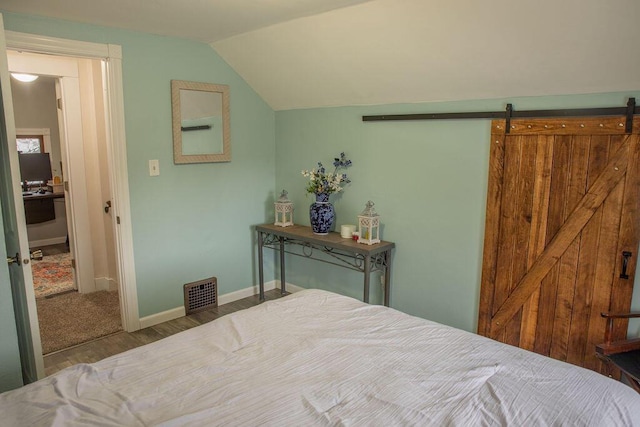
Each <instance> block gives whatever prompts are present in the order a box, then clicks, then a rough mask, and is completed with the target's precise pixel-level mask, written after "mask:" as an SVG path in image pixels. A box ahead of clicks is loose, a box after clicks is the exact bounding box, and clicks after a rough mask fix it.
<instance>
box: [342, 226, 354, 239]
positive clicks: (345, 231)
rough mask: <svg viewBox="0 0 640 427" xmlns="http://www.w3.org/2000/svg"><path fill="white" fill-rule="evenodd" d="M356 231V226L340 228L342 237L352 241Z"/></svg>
mask: <svg viewBox="0 0 640 427" xmlns="http://www.w3.org/2000/svg"><path fill="white" fill-rule="evenodd" d="M354 231H356V226H355V225H351V224H345V225H343V226H341V227H340V236H342V238H344V239H350V238H351V236H352V235H353V232H354Z"/></svg>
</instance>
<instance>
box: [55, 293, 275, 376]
mask: <svg viewBox="0 0 640 427" xmlns="http://www.w3.org/2000/svg"><path fill="white" fill-rule="evenodd" d="M277 298H281V295H280V289H273V290H271V291H267V292H265V299H266V300H271V299H277ZM259 303H260V300H259V299H258V296H257V295H254V296H251V297H247V298H243V299H241V300H238V301H234V302H232V303H229V304H224V305H221V306H219V307H215V308H212V309H209V310H203V311H200V312H198V313H193V314H191V315H189V316H185V317H180V318H178V319H174V320H170V321H168V322H164V323H160V324H158V325H155V326H151V327H149V328H145V329H141V330H139V331H136V332H132V333H129V332H118V333H115V334H113V335H109V336H106V337H103V338H99V339H97V340H94V341H91V342H88V343H86V344H81V345H78V346H75V347H72V348H69V349H66V350H61V351H59V352H56V353H51V354H48V355H46V356H45V357H44V367H45V375H47V376H49V375H51V374H53V373H55V372H58V371H59V370H61V369H64V368H66V367H69V366H72V365H75V364H77V363H93V362H97V361H99V360H102V359H104V358H107V357H109V356H113V355H114V354H118V353H122V352H124V351H127V350H130V349H132V348H135V347H140V346H142V345H145V344H149V343H151V342H154V341H157V340H159V339H162V338H165V337H168V336H170V335H173V334H175V333H178V332H181V331H184V330H187V329H190V328H193V327H194V326H198V325H202V324H204V323H207V322H210V321H212V320H215V319H217V318H219V317H222V316H224V315H225V314H229V313H233V312H234V311H238V310H242V309H245V308H249V307H253V306H254V305H258V304H259Z"/></svg>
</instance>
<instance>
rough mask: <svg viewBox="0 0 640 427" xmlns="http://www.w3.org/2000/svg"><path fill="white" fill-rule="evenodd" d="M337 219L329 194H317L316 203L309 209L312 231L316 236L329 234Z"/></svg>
mask: <svg viewBox="0 0 640 427" xmlns="http://www.w3.org/2000/svg"><path fill="white" fill-rule="evenodd" d="M335 217H336V214H335V211H334V210H333V205H332V204H331V203H329V194H327V193H320V194H316V201H315V202H314V203H312V204H311V206H310V207H309V218H310V220H311V230H312V231H313V232H314V234H322V235H324V234H329V231H330V230H331V226H332V225H333V221H334V219H335Z"/></svg>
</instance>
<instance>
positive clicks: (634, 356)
mask: <svg viewBox="0 0 640 427" xmlns="http://www.w3.org/2000/svg"><path fill="white" fill-rule="evenodd" d="M602 317H604V318H606V319H607V329H606V330H605V332H604V341H605V342H604V343H603V344H598V345H596V354H597V355H598V357H600V358H601V359H602V360H604V361H605V362H606V363H608V364H609V365H613V366H615V367H616V368H618V369H619V370H620V372H622V374H623V375H624V376H625V377H626V378H627V379H628V380H629V383H630V384H631V386H632V387H633V388H634V389H635V390H636V391H637V392H638V393H640V338H633V339H626V340H621V341H613V342H612V341H611V334H612V332H613V322H614V320H616V319H631V318H635V317H640V313H602Z"/></svg>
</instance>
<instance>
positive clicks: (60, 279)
mask: <svg viewBox="0 0 640 427" xmlns="http://www.w3.org/2000/svg"><path fill="white" fill-rule="evenodd" d="M31 271H33V289H34V290H35V293H36V298H42V297H46V296H48V295H53V294H58V293H60V292H67V291H70V290H73V289H74V287H73V271H72V270H71V254H70V253H69V252H65V253H62V254H56V255H47V256H45V257H43V258H42V260H33V261H32V262H31Z"/></svg>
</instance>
